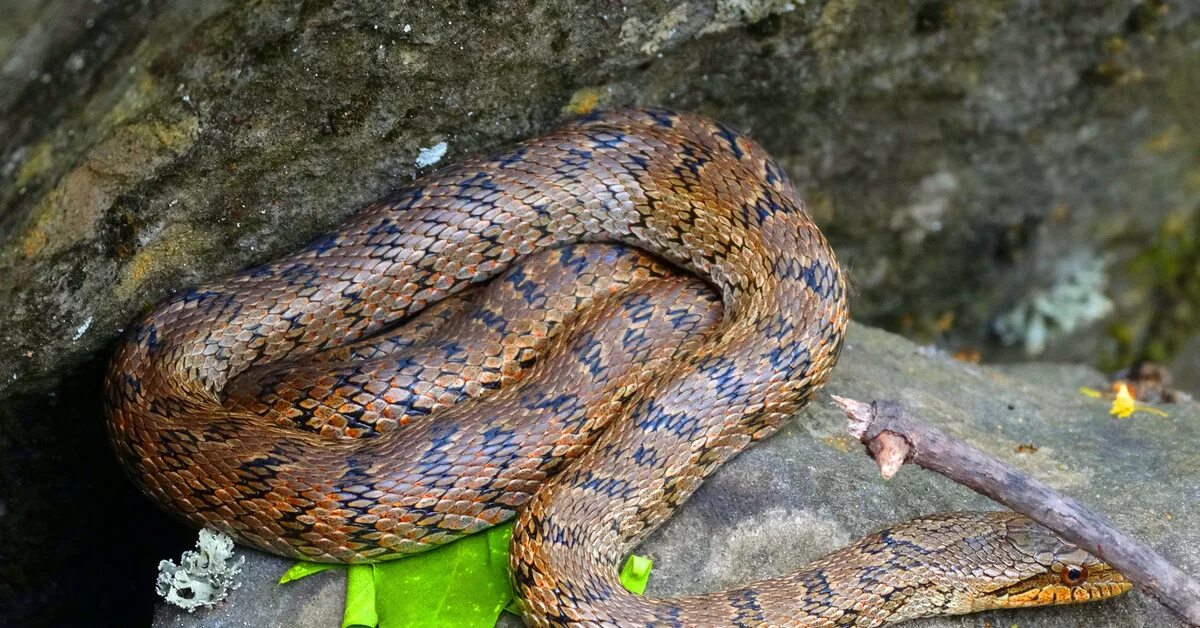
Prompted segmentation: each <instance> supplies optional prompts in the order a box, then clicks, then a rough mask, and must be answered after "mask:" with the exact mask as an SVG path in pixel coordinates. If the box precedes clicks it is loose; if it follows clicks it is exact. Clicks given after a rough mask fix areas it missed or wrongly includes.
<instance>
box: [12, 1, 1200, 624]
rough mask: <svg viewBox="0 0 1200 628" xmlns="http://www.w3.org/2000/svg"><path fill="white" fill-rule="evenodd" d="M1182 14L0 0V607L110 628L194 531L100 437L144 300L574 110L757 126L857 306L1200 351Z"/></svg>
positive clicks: (955, 6) (1002, 353) (952, 327)
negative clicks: (633, 109) (109, 382)
mask: <svg viewBox="0 0 1200 628" xmlns="http://www.w3.org/2000/svg"><path fill="white" fill-rule="evenodd" d="M1198 11H1200V8H1197V6H1196V5H1195V4H1194V3H1185V2H1166V1H1163V0H1145V1H1132V0H1126V1H1123V2H1112V1H1098V0H1092V1H1082V0H1073V1H1069V2H1059V3H1041V4H1030V3H1023V2H1014V1H1010V2H985V3H955V2H946V1H944V0H921V1H906V2H889V3H883V4H881V3H864V2H857V1H854V0H829V1H823V2H819V1H809V2H800V1H798V0H797V1H794V2H787V1H778V0H710V1H696V2H681V3H669V2H645V3H637V4H634V3H628V4H627V3H618V2H587V3H584V2H578V3H575V2H566V1H562V0H555V1H551V2H540V3H531V2H516V1H509V2H496V3H485V2H461V3H415V2H414V3H387V2H379V1H374V0H364V1H362V2H357V3H351V2H337V1H329V0H325V1H310V2H270V3H256V4H245V3H236V2H220V1H215V2H197V3H193V2H181V1H166V0H153V1H151V0H146V1H140V2H104V1H96V2H75V1H73V0H50V1H47V2H35V1H29V0H0V16H2V19H0V85H2V86H3V89H0V600H5V601H7V600H10V599H11V600H15V603H12V604H2V605H0V607H3V608H4V609H6V610H5V611H4V612H6V613H9V614H11V615H12V616H13V618H14V619H13V621H17V620H20V619H23V618H29V617H33V616H39V617H45V618H47V619H58V620H60V621H61V620H70V619H72V618H80V617H88V618H93V617H96V616H101V617H108V618H111V620H112V621H113V622H114V623H121V624H123V623H127V620H128V619H129V618H130V617H136V616H137V615H136V614H137V613H138V612H141V613H148V612H149V610H148V609H149V597H148V595H147V594H146V591H147V590H148V586H149V585H148V583H149V581H150V579H151V574H152V570H153V565H154V563H155V562H157V558H159V557H161V556H164V555H168V554H171V555H173V554H177V553H178V550H181V549H183V548H184V547H186V546H189V545H190V544H191V540H190V538H187V537H189V536H190V535H188V534H181V533H180V529H179V528H178V527H174V526H171V525H166V524H164V521H165V520H164V518H163V516H162V515H159V514H157V513H156V512H155V511H153V510H152V509H151V508H149V507H148V506H147V505H146V504H145V502H144V501H142V500H141V499H140V498H139V497H138V496H137V495H135V494H134V493H133V492H132V491H131V489H130V488H129V486H128V483H127V482H126V481H125V480H124V478H123V477H122V476H121V474H120V473H119V471H118V470H117V468H116V466H115V464H114V463H113V461H112V458H111V455H110V454H109V453H108V451H107V445H106V443H105V442H104V434H103V427H102V414H101V404H100V399H99V381H100V378H101V376H102V372H103V366H104V360H105V359H106V357H107V352H108V350H109V348H110V347H111V343H112V342H113V340H114V339H115V338H116V337H117V335H118V334H119V333H120V332H121V330H122V329H123V328H124V326H125V325H127V324H128V323H129V322H130V321H131V320H132V319H133V318H134V317H135V316H136V315H137V314H138V313H139V312H142V311H144V310H145V309H146V308H148V307H149V306H151V305H152V304H153V303H154V302H156V301H158V300H160V299H161V298H163V297H164V296H166V295H168V294H169V293H170V292H171V291H173V290H177V289H180V288H182V287H186V286H189V285H194V284H196V283H198V282H200V281H202V280H203V279H206V278H210V277H214V276H217V275H220V274H223V273H226V272H229V271H231V270H234V269H236V268H239V267H242V266H245V265H248V264H250V263H254V262H257V261H261V260H264V259H268V258H270V257H272V256H274V255H276V254H279V253H281V252H284V251H286V250H288V249H290V248H293V247H295V246H297V245H298V244H300V243H301V242H303V241H305V240H307V239H308V238H310V237H312V236H313V235H315V234H317V233H319V232H321V231H322V230H325V229H328V228H330V227H332V226H334V225H336V224H337V223H338V222H339V221H340V220H341V219H343V218H344V217H345V216H347V215H348V214H349V213H351V212H352V211H354V210H355V209H356V208H358V207H361V206H362V205H363V204H364V203H365V202H368V201H369V200H371V199H373V198H375V197H377V196H379V195H381V194H382V193H383V192H384V191H385V190H387V189H389V188H391V187H394V186H397V185H401V184H403V183H404V182H406V181H409V180H410V179H411V177H412V176H413V175H414V173H415V165H414V161H415V159H416V157H417V154H418V151H419V149H420V148H422V147H428V146H432V145H434V144H436V143H437V142H440V141H445V142H447V143H448V145H449V153H448V155H447V157H446V159H447V161H452V160H456V159H458V158H461V157H463V156H466V155H469V154H473V153H478V152H481V151H486V150H489V149H491V148H495V147H498V146H500V145H502V144H504V143H506V142H509V141H511V140H513V139H515V138H519V137H524V136H528V135H531V134H534V133H537V132H539V131H542V130H544V129H547V128H550V127H551V126H553V125H554V124H556V123H557V122H558V121H560V120H562V119H564V118H566V117H569V116H570V115H573V114H574V113H577V112H580V111H583V110H586V109H588V108H589V107H593V106H616V105H622V104H630V103H636V104H656V105H663V106H669V107H677V108H681V109H689V110H694V111H698V112H701V113H705V114H708V115H711V116H714V117H717V118H720V119H722V120H723V121H726V122H728V123H730V124H732V125H733V126H735V127H738V128H741V129H743V130H746V131H748V132H749V133H750V134H751V135H753V136H754V137H756V138H758V139H759V140H760V141H762V142H763V143H764V144H765V145H766V146H767V147H768V148H769V149H770V150H771V151H772V152H773V153H774V154H776V155H777V156H778V157H780V158H781V161H782V162H783V163H784V164H785V166H786V167H787V168H788V170H789V171H790V172H791V174H792V176H793V177H794V178H795V179H796V181H797V183H798V187H799V188H800V189H801V191H802V194H803V196H805V197H806V198H807V199H808V202H809V206H810V209H811V210H812V212H813V213H814V215H815V216H816V217H817V219H818V221H819V222H820V223H821V224H822V226H823V227H824V228H825V229H826V231H827V233H828V234H829V236H830V238H831V239H832V240H833V242H834V244H835V247H836V248H837V250H838V251H839V253H840V256H841V259H842V261H843V262H844V263H845V265H846V266H847V269H848V272H849V275H850V278H851V281H852V283H853V286H854V290H855V293H854V296H853V303H852V306H853V311H854V313H855V316H856V317H858V318H859V319H860V320H866V321H870V322H873V323H876V324H882V325H885V326H888V327H889V328H892V329H896V330H899V331H902V332H904V333H906V334H908V335H910V336H913V337H916V338H918V339H920V340H921V341H923V342H929V341H935V342H937V343H939V344H941V345H943V346H947V347H951V348H958V347H963V346H972V347H980V346H981V347H983V348H984V349H985V357H986V358H988V359H991V358H1005V357H1012V356H1013V355H1015V354H1018V353H1019V350H1017V349H1001V348H999V347H997V346H996V345H995V344H985V343H986V342H988V341H987V338H988V337H989V334H990V332H989V330H990V329H991V324H992V321H993V320H994V319H995V318H996V317H997V316H999V315H1001V314H1004V313H1005V312H1008V311H1010V310H1011V309H1012V308H1013V307H1015V306H1018V305H1020V304H1022V303H1029V302H1032V301H1033V299H1034V297H1036V296H1037V295H1039V294H1042V293H1045V292H1047V291H1051V290H1052V289H1053V288H1055V287H1056V286H1058V285H1059V284H1062V283H1063V282H1067V283H1070V280H1071V279H1072V278H1073V277H1075V276H1076V275H1078V274H1080V273H1081V272H1083V271H1087V272H1090V273H1091V274H1090V275H1088V276H1089V277H1092V278H1093V279H1094V280H1095V281H1094V282H1093V283H1092V284H1088V286H1090V287H1087V288H1086V289H1085V290H1084V292H1087V291H1088V290H1090V291H1091V292H1090V293H1089V294H1092V296H1096V297H1100V296H1101V295H1102V296H1103V298H1107V299H1109V300H1111V301H1112V302H1113V304H1114V309H1113V310H1112V313H1111V314H1109V315H1108V316H1107V317H1106V318H1101V319H1098V320H1094V321H1088V320H1083V319H1081V318H1080V315H1078V313H1077V312H1076V311H1075V310H1072V309H1071V308H1069V307H1066V305H1063V304H1061V303H1058V302H1057V301H1056V302H1054V303H1051V304H1050V309H1051V310H1053V311H1054V312H1058V313H1062V312H1066V313H1065V314H1063V316H1065V319H1066V320H1067V321H1068V322H1070V323H1073V324H1078V330H1077V331H1076V333H1074V334H1067V335H1059V336H1057V337H1052V338H1050V340H1049V347H1048V349H1047V355H1052V356H1056V357H1060V358H1071V359H1078V360H1085V361H1088V362H1092V363H1097V362H1101V363H1105V364H1106V365H1113V366H1115V365H1119V364H1123V363H1125V362H1128V361H1129V360H1131V359H1133V358H1136V357H1147V356H1148V357H1154V358H1157V359H1168V358H1170V357H1171V355H1172V354H1175V355H1177V356H1183V357H1180V358H1176V359H1177V360H1178V363H1177V366H1178V370H1179V371H1180V372H1184V373H1187V372H1191V373H1196V372H1200V367H1197V366H1196V365H1195V364H1194V363H1192V362H1193V361H1194V355H1195V353H1194V352H1188V351H1183V352H1181V351H1180V350H1179V349H1180V348H1181V347H1187V346H1194V343H1195V342H1196V340H1194V334H1193V331H1194V330H1193V323H1192V320H1193V319H1195V316H1193V314H1194V313H1195V309H1196V307H1197V306H1198V305H1200V271H1197V270H1196V269H1197V268H1200V263H1198V262H1200V223H1198V222H1197V219H1196V210H1197V207H1198V206H1200V136H1198V134H1197V131H1196V130H1197V129H1200V113H1197V111H1198V110H1197V108H1196V107H1195V106H1194V101H1195V96H1196V95H1197V94H1198V93H1200V45H1197V42H1198V41H1200V23H1198V20H1197V19H1196V17H1197V12H1198ZM1051 301H1053V299H1051ZM1067 305H1070V304H1069V303H1068V304H1067ZM1056 308H1057V309H1056ZM1077 309H1078V308H1076V310H1077ZM1068 310H1069V311H1068ZM1196 320H1200V319H1196ZM1018 331H1021V329H1019V330H1018ZM1018 335H1020V334H1018ZM1190 339H1191V340H1190ZM1188 342H1192V343H1193V344H1192V345H1188V344H1187V343H1188ZM1192 381H1193V382H1195V381H1200V380H1195V379H1193V380H1192ZM168 550H170V551H168ZM97 582H107V583H109V584H110V585H111V586H106V587H96V586H95V585H96V583H97ZM10 609H11V610H10ZM130 613H132V614H130Z"/></svg>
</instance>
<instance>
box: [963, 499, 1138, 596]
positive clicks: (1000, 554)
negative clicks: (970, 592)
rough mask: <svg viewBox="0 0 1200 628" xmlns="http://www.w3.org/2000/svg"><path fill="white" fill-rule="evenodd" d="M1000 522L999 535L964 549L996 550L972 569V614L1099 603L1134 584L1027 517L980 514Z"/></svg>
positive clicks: (969, 541)
mask: <svg viewBox="0 0 1200 628" xmlns="http://www.w3.org/2000/svg"><path fill="white" fill-rule="evenodd" d="M975 514H978V515H982V516H983V517H985V518H986V519H989V520H991V521H993V522H994V524H995V529H996V530H997V532H996V534H995V535H994V536H993V537H992V538H989V539H986V540H976V539H970V538H968V539H965V540H964V544H965V545H967V546H968V547H970V546H971V545H972V544H973V543H972V541H973V540H975V541H976V542H975V543H974V544H975V545H978V546H990V547H989V556H990V558H988V559H985V560H981V561H980V563H979V564H978V565H976V566H975V568H974V569H972V570H971V571H972V575H973V576H974V582H977V583H978V584H977V585H976V596H975V597H974V599H973V601H972V609H971V610H972V611H981V610H989V609H996V608H1026V607H1031V606H1050V605H1054V604H1074V603H1079V602H1094V601H1097V600H1104V599H1108V598H1110V597H1114V596H1117V595H1120V594H1122V593H1125V592H1126V591H1128V590H1129V589H1130V588H1132V587H1133V584H1132V583H1131V582H1130V581H1129V580H1127V579H1125V577H1124V576H1123V575H1121V573H1120V572H1118V571H1117V570H1116V569H1114V568H1112V567H1111V566H1109V565H1108V564H1107V563H1105V562H1104V561H1102V560H1100V559H1098V558H1096V557H1095V556H1092V555H1091V554H1089V553H1087V552H1086V551H1084V550H1082V549H1080V548H1079V547H1077V546H1075V545H1074V544H1072V543H1069V542H1067V541H1065V540H1063V539H1062V538H1060V537H1058V536H1057V535H1055V534H1054V533H1053V532H1051V531H1050V530H1048V529H1046V528H1044V527H1042V526H1040V525H1038V524H1037V523H1034V522H1033V521H1032V520H1030V519H1029V518H1027V517H1024V516H1021V515H1017V514H1014V513H1007V512H996V513H975Z"/></svg>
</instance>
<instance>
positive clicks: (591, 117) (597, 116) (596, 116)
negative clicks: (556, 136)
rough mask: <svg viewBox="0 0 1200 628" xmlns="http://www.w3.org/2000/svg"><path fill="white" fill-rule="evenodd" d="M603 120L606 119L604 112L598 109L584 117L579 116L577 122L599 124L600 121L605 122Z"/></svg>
mask: <svg viewBox="0 0 1200 628" xmlns="http://www.w3.org/2000/svg"><path fill="white" fill-rule="evenodd" d="M603 119H604V111H601V110H599V109H597V110H595V111H589V112H588V113H585V114H583V115H582V116H579V117H578V118H576V119H575V120H576V121H577V122H599V121H600V120H603Z"/></svg>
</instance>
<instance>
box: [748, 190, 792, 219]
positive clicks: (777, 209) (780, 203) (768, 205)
mask: <svg viewBox="0 0 1200 628" xmlns="http://www.w3.org/2000/svg"><path fill="white" fill-rule="evenodd" d="M796 211H797V208H796V206H795V205H793V204H792V203H789V202H788V201H787V200H785V199H784V198H783V197H782V196H780V195H779V193H778V192H776V191H775V190H771V189H769V188H768V189H766V190H764V191H763V195H762V196H760V197H759V198H756V199H754V203H753V204H750V205H743V206H742V216H743V217H744V218H745V220H746V222H747V223H750V224H759V225H761V224H763V223H764V222H766V221H767V218H770V217H771V216H774V215H775V214H792V213H795V212H796Z"/></svg>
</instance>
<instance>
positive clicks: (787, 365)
mask: <svg viewBox="0 0 1200 628" xmlns="http://www.w3.org/2000/svg"><path fill="white" fill-rule="evenodd" d="M767 361H768V362H770V363H771V368H774V369H775V371H776V372H780V373H807V372H808V368H809V367H810V366H812V356H811V355H810V354H809V352H808V347H806V346H804V345H802V344H800V343H798V342H789V343H786V344H783V345H779V346H776V347H775V348H773V349H771V351H770V352H769V353H768V354H767Z"/></svg>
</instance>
